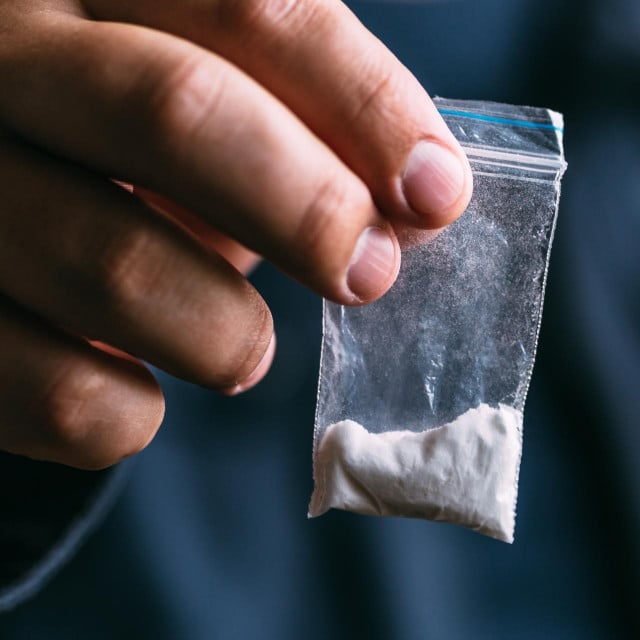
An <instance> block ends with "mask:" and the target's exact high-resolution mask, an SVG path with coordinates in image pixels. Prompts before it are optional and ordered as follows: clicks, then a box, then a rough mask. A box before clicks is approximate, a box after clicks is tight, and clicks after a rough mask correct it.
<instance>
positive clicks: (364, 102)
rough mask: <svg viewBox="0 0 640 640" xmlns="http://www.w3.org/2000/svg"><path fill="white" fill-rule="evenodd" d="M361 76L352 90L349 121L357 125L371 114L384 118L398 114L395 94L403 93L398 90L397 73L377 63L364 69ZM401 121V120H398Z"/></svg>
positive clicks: (366, 119) (365, 120)
mask: <svg viewBox="0 0 640 640" xmlns="http://www.w3.org/2000/svg"><path fill="white" fill-rule="evenodd" d="M360 77H361V78H363V80H362V82H361V83H360V86H359V87H357V91H355V92H354V95H355V96H356V97H355V100H354V110H353V115H352V116H351V118H350V119H351V123H352V125H354V126H357V125H358V124H359V123H360V122H363V121H364V122H368V121H369V119H370V115H371V114H375V116H376V117H380V116H382V117H383V118H385V119H388V118H390V117H394V116H399V115H400V113H395V111H396V109H397V108H398V107H397V106H396V102H397V96H399V95H400V96H401V95H404V93H403V92H402V91H399V90H398V86H397V85H398V74H397V72H396V71H394V70H392V69H389V68H381V67H380V66H379V65H372V66H371V67H370V68H369V69H367V70H364V71H363V72H362V73H361V75H360ZM400 122H401V120H400Z"/></svg>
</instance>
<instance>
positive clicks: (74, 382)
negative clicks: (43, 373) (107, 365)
mask: <svg viewBox="0 0 640 640" xmlns="http://www.w3.org/2000/svg"><path fill="white" fill-rule="evenodd" d="M106 383H107V381H106V379H105V376H104V375H103V374H102V372H100V371H99V370H97V369H96V368H94V367H92V366H90V365H87V364H81V363H79V362H77V361H71V362H69V363H67V366H66V367H64V368H63V369H62V371H61V373H60V374H59V375H58V376H57V377H56V378H55V379H54V380H53V381H52V384H50V385H49V386H48V388H47V389H46V391H45V394H44V398H43V401H42V402H41V410H42V412H43V418H44V423H45V429H46V435H47V439H48V440H50V441H51V443H52V444H53V445H57V446H62V447H63V448H69V447H72V448H75V447H77V446H82V444H83V442H85V441H86V439H87V437H88V435H89V432H90V431H91V428H92V426H93V425H92V423H93V422H94V421H95V418H92V416H91V414H92V407H93V402H94V401H95V400H96V399H97V398H100V395H101V394H102V393H103V391H104V390H105V387H106Z"/></svg>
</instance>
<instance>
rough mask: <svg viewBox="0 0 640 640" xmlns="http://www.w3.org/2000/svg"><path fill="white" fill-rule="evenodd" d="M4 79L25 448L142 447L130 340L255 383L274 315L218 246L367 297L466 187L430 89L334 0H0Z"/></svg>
mask: <svg viewBox="0 0 640 640" xmlns="http://www.w3.org/2000/svg"><path fill="white" fill-rule="evenodd" d="M0 81H1V86H2V93H1V94H0V192H1V193H2V195H3V199H2V204H1V205H0V238H1V240H0V242H2V244H1V246H0V248H1V250H0V292H1V294H0V344H2V346H3V350H4V353H3V358H2V361H1V362H0V393H1V394H2V401H1V403H0V449H3V450H6V451H9V452H12V453H17V454H20V455H26V456H29V457H32V458H36V459H46V460H52V461H57V462H62V463H65V464H69V465H72V466H77V467H80V468H86V469H98V468H102V467H105V466H108V465H110V464H113V463H114V462H116V461H118V460H120V459H121V458H123V457H125V456H128V455H131V454H133V453H135V452H137V451H139V450H140V449H141V448H143V447H144V446H146V444H147V443H148V442H149V441H150V440H151V438H152V437H153V435H154V434H155V432H156V430H157V428H158V426H159V424H160V422H161V420H162V415H163V411H164V404H163V398H162V393H161V391H160V389H159V387H158V385H157V383H156V382H155V380H154V379H153V376H152V375H151V374H150V373H149V372H148V370H147V369H146V368H145V367H144V366H143V365H142V363H141V362H140V361H139V360H137V358H140V359H142V360H146V361H148V362H150V363H152V364H154V365H156V366H158V367H160V368H162V369H164V370H166V371H168V372H169V373H171V374H174V375H176V376H179V377H181V378H184V379H187V380H191V381H193V382H196V383H199V384H202V385H206V386H210V387H214V388H218V389H221V390H223V392H226V393H238V392H241V391H244V390H245V389H248V388H250V387H251V386H252V385H253V384H255V383H256V382H258V381H259V379H260V378H261V377H262V376H263V375H264V373H266V370H267V369H268V368H269V365H270V362H271V358H272V357H273V350H274V340H273V328H272V319H271V315H270V313H269V310H268V308H267V306H266V304H265V303H264V301H263V300H262V298H261V297H260V296H259V294H258V293H257V292H256V291H255V289H253V288H252V286H251V285H250V284H249V283H248V282H247V281H246V279H245V278H244V277H243V275H242V274H241V273H240V272H239V271H238V270H236V269H235V268H234V267H232V266H231V264H230V263H229V262H227V261H226V260H224V259H223V258H222V257H221V256H226V257H227V258H228V259H229V261H230V262H231V263H233V264H234V265H236V266H237V267H239V268H241V269H244V268H246V267H248V266H249V265H250V264H251V263H252V261H253V260H254V258H253V255H254V254H253V253H250V252H249V251H248V250H251V251H252V252H255V253H256V254H259V255H261V256H264V257H265V258H266V259H268V260H270V261H271V262H273V263H274V264H275V265H277V266H278V267H279V268H281V269H283V270H284V271H285V272H286V273H288V274H289V275H291V276H292V277H294V278H295V279H297V280H298V281H300V282H301V283H302V284H304V285H306V286H308V287H310V288H311V289H313V290H314V291H316V292H318V293H319V294H322V295H323V296H326V297H327V298H330V299H332V300H334V301H336V302H340V303H343V304H364V303H367V302H370V301H372V300H374V299H376V298H378V297H379V296H380V295H382V294H383V293H384V292H385V291H386V290H387V289H388V288H389V287H390V286H391V284H392V283H393V280H394V279H395V276H396V274H397V270H398V266H399V259H400V257H399V249H398V242H397V239H396V236H395V234H394V231H393V228H394V227H396V228H398V227H406V226H410V227H416V228H425V229H436V228H440V227H442V226H444V225H446V224H448V223H449V222H451V221H452V220H454V219H455V218H456V217H457V216H458V215H459V214H460V213H461V212H462V211H463V210H464V208H465V207H466V205H467V203H468V200H469V198H470V194H471V188H472V187H471V173H470V170H469V166H468V164H467V162H466V159H465V158H464V154H463V152H462V151H461V149H460V147H459V145H458V144H457V142H456V141H455V139H454V137H453V135H452V134H451V133H450V132H449V131H448V129H447V128H446V126H445V124H444V122H443V121H442V119H441V118H440V116H439V114H438V113H437V110H436V109H435V107H434V106H433V104H432V102H431V101H430V99H429V98H428V96H427V95H426V93H425V92H424V90H423V89H422V88H421V87H420V86H419V84H418V82H417V81H416V80H415V79H414V78H413V76H412V75H411V74H410V73H409V72H408V71H407V70H406V69H405V68H404V67H403V66H402V65H401V64H400V63H399V62H398V61H397V60H396V59H395V58H394V57H393V55H392V54H391V53H390V52H389V51H388V50H387V49H386V48H385V47H384V46H383V45H382V44H381V43H380V42H379V41H378V40H376V38H375V37H374V36H372V35H371V34H370V33H369V32H368V31H367V30H366V29H365V28H364V27H363V26H362V25H361V24H360V23H359V22H358V21H357V19H356V18H355V17H354V16H353V14H351V12H350V11H349V10H348V9H347V8H346V7H345V6H344V5H343V4H342V3H341V2H338V1H336V0H326V1H322V0H298V1H295V0H289V1H287V0H184V1H178V0H138V1H136V2H126V1H125V0H84V1H82V2H81V1H80V0H0ZM114 180H117V181H120V182H122V183H126V184H130V185H135V187H134V188H133V192H131V190H127V189H124V188H122V186H121V185H119V184H116V183H115V182H114ZM106 345H110V346H106ZM129 354H131V355H129ZM134 356H135V357H134Z"/></svg>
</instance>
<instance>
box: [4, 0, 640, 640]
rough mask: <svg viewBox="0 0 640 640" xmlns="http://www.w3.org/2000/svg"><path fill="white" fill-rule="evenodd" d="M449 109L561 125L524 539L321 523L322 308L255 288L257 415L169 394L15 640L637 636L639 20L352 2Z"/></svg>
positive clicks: (283, 289) (192, 390) (591, 12)
mask: <svg viewBox="0 0 640 640" xmlns="http://www.w3.org/2000/svg"><path fill="white" fill-rule="evenodd" d="M352 6H353V8H354V9H355V10H356V11H357V13H358V14H359V15H360V16H361V18H362V19H363V20H364V21H365V23H366V24H367V25H368V26H370V28H371V29H372V30H373V31H374V32H375V33H376V34H377V35H379V36H380V37H381V38H382V40H383V41H384V42H385V43H387V44H388V45H389V46H390V47H391V48H392V49H393V50H394V51H395V52H396V53H397V54H398V56H399V57H400V58H401V59H402V60H403V61H404V62H405V63H406V64H407V65H408V66H409V67H410V68H411V69H412V70H413V71H414V72H415V73H416V75H417V76H418V78H419V79H420V80H421V81H422V82H423V83H424V84H425V86H426V87H427V88H428V89H429V90H430V91H431V92H432V93H434V94H440V95H446V96H450V97H456V98H478V99H492V100H500V101H505V102H513V103H525V104H526V103H528V104H535V105H538V106H548V107H552V108H555V109H557V110H560V111H563V112H564V113H565V121H566V131H565V136H566V151H567V159H568V161H569V170H568V172H567V174H566V176H565V180H564V186H563V196H562V202H561V208H560V218H559V226H558V233H557V239H556V243H555V246H554V251H553V254H552V261H551V271H550V278H549V287H548V295H547V302H546V308H545V313H544V318H543V326H542V335H541V341H540V349H539V357H538V362H537V365H536V370H535V373H534V378H533V383H532V386H531V392H530V397H529V401H528V404H527V408H526V412H525V441H524V458H523V464H522V471H521V484H520V499H519V508H518V520H517V526H516V542H515V544H514V545H513V546H512V547H509V546H507V545H504V544H502V543H499V542H496V541H494V540H490V539H486V538H483V537H482V536H479V535H477V534H474V533H471V532H468V531H464V530H460V529H457V528H455V527H451V526H447V525H441V524H434V523H426V522H419V521H411V520H399V519H374V518H364V517H359V516H354V515H351V514H344V513H339V512H332V513H329V514H328V515H326V516H323V517H322V518H320V519H317V520H314V521H307V520H306V517H305V516H306V506H307V500H308V497H309V494H310V491H311V486H312V482H311V439H312V424H313V412H314V401H315V385H316V377H317V364H318V355H319V345H320V302H319V300H318V299H317V298H316V297H315V296H313V295H311V294H309V293H307V292H305V291H303V290H302V289H301V288H300V287H298V286H297V285H295V284H294V283H292V282H290V281H288V280H287V279H285V278H284V277H283V276H280V275H278V274H277V273H276V272H275V271H274V270H272V269H271V268H270V267H268V266H264V267H262V268H261V269H260V270H259V272H258V273H257V274H256V277H255V278H254V280H255V283H256V285H257V286H258V288H259V289H260V290H261V291H263V292H264V295H265V297H266V298H267V300H268V301H269V303H270V305H271V307H272V310H273V312H274V317H275V321H276V328H277V331H278V338H279V349H278V354H277V358H276V361H275V364H274V367H273V370H272V372H271V373H270V374H269V376H268V378H267V379H266V380H265V381H264V382H263V383H262V384H261V385H260V386H259V387H258V388H256V389H255V390H253V391H251V392H249V393H247V394H246V395H245V396H243V397H241V398H234V399H229V398H220V397H218V396H217V395H215V394H214V393H210V392H207V391H205V390H202V389H199V388H196V387H193V386H190V385H188V384H186V383H182V382H178V381H175V380H173V379H170V378H168V377H167V376H162V383H163V386H164V388H165V391H166V395H167V407H168V412H167V417H166V420H165V424H164V426H163V429H162V430H161V432H160V434H159V435H158V437H157V439H156V440H155V441H154V442H153V443H152V444H151V446H150V447H149V449H148V450H147V451H145V452H144V453H143V454H142V455H140V456H139V457H138V459H137V461H136V464H135V466H134V469H133V471H132V474H131V478H130V481H129V483H128V485H127V486H126V489H125V490H124V492H123V494H122V497H121V499H120V500H119V502H118V503H117V505H116V507H115V509H114V510H113V511H112V513H111V515H110V516H109V517H108V518H107V520H106V522H105V524H104V526H102V527H101V528H100V529H99V531H98V532H97V534H96V535H94V536H93V537H92V538H91V539H90V540H89V541H88V542H87V544H86V545H85V546H84V547H83V548H82V549H81V550H80V551H79V552H78V554H77V555H76V556H75V557H74V558H73V560H72V561H71V562H70V563H69V565H68V566H67V567H65V568H64V569H63V570H62V571H61V572H60V573H59V575H58V576H57V577H56V578H55V580H53V581H52V582H51V583H50V584H49V585H48V586H47V587H46V588H45V589H44V590H43V591H42V593H41V594H39V595H38V596H37V597H35V598H34V599H33V600H31V601H29V602H28V603H26V604H25V605H23V606H21V607H20V608H18V609H16V610H15V611H14V612H12V613H9V614H6V615H5V616H3V617H1V618H0V637H1V638H3V639H5V638H6V639H7V640H13V639H17V638H47V639H51V640H57V639H58V638H60V639H62V638H64V639H67V638H76V637H78V638H83V639H85V638H86V639H88V640H93V639H96V640H98V639H102V638H105V639H107V638H154V639H157V640H164V639H167V640H169V639H175V638H180V639H184V640H201V639H202V640H204V639H205V638H206V639H210V638H222V639H227V638H229V639H231V638H242V639H244V638H261V639H274V640H276V639H277V640H287V639H289V638H290V639H292V640H293V639H298V638H305V639H307V640H314V639H316V638H317V639H318V640H320V639H325V638H332V639H339V638H345V639H351V638H367V639H374V640H375V639H378V638H380V639H393V640H396V639H397V640H414V639H415V640H431V639H435V640H441V639H444V640H458V639H460V640H462V639H467V638H475V639H480V640H484V639H486V640H489V639H491V640H494V639H502V638H504V639H505V640H507V639H508V640H534V639H535V640H538V639H546V638H553V639H554V640H562V639H566V640H574V639H576V640H578V639H579V640H590V639H594V640H595V639H598V640H600V639H602V638H621V639H627V638H633V637H640V625H639V622H638V618H637V614H636V609H637V607H636V600H637V595H638V593H639V592H640V589H639V588H640V558H639V554H638V545H637V542H636V541H637V539H638V534H640V471H639V469H640V429H639V427H640V424H639V422H640V394H639V393H638V381H639V380H640V251H639V250H638V246H637V245H638V240H639V239H640V159H639V158H640V156H639V152H638V150H639V149H640V118H639V113H640V112H639V110H638V95H637V87H638V82H637V79H638V77H640V5H639V4H638V3H637V2H636V1H635V0H613V1H608V2H605V1H604V0H603V1H602V2H595V1H592V2H570V1H569V0H564V1H553V0H548V1H544V2H543V1H540V0H538V1H534V0H518V1H514V0H484V1H480V0H468V1H466V2H463V1H459V2H437V3H427V4H405V3H401V2H397V3H387V4H380V3H367V2H354V3H352Z"/></svg>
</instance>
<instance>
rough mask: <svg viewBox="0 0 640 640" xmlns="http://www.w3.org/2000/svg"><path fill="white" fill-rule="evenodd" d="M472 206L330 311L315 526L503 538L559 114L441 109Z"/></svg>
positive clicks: (514, 477)
mask: <svg viewBox="0 0 640 640" xmlns="http://www.w3.org/2000/svg"><path fill="white" fill-rule="evenodd" d="M435 102H436V106H437V107H438V109H439V111H440V113H441V114H442V115H443V117H444V118H445V120H446V122H447V124H448V125H449V127H450V129H451V130H452V131H453V133H454V134H455V136H456V138H457V139H458V140H459V141H460V143H461V144H462V146H463V148H464V150H465V152H466V154H467V156H468V158H469V160H470V162H471V167H472V170H473V175H474V195H473V198H472V200H471V203H470V204H469V207H468V209H467V211H466V212H465V213H464V214H463V215H462V216H461V217H460V218H459V219H458V220H456V221H455V222H454V223H453V224H451V225H450V226H449V227H447V228H446V229H445V230H444V231H442V232H441V233H440V234H438V235H436V236H435V237H434V238H432V239H430V240H429V241H424V242H422V243H421V244H417V245H414V246H408V247H407V248H403V250H402V266H401V269H400V274H399V276H398V279H397V281H396V283H395V284H394V286H393V287H392V288H391V290H390V291H389V292H387V294H386V295H385V296H383V297H382V298H381V299H380V300H378V301H376V302H374V303H373V304H371V305H368V306H366V307H344V306H341V305H337V304H334V303H331V302H328V301H326V300H325V302H324V311H323V342H322V356H321V364H320V379H319V387H318V402H317V409H316V422H315V431H314V484H315V487H314V491H313V495H312V497H311V503H310V505H309V517H314V516H319V515H321V514H323V513H325V512H326V511H327V510H328V509H331V508H335V509H344V510H347V511H353V512H357V513H362V514H367V515H394V516H407V517H418V518H426V519H429V520H438V521H444V522H450V523H455V524H459V525H463V526H465V527H469V528H471V529H473V530H475V531H479V532H481V533H484V534H486V535H489V536H492V537H494V538H497V539H499V540H504V541H506V542H512V541H513V530H514V522H515V506H516V498H517V488H518V473H519V467H520V457H521V452H522V420H523V409H524V403H525V398H526V395H527V390H528V386H529V381H530V379H531V373H532V369H533V363H534V357H535V351H536V345H537V340H538V332H539V327H540V319H541V313H542V301H543V294H544V288H545V284H546V276H547V266H548V261H549V250H550V247H551V242H552V239H553V233H554V228H555V221H556V215H557V207H558V198H559V195H560V178H561V176H562V174H563V172H564V170H565V168H566V163H565V161H564V157H563V150H562V116H561V115H560V114H558V113H555V112H553V111H550V110H547V109H539V108H533V107H517V106H511V105H503V104H497V103H490V102H472V101H457V100H444V99H436V101H435Z"/></svg>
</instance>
